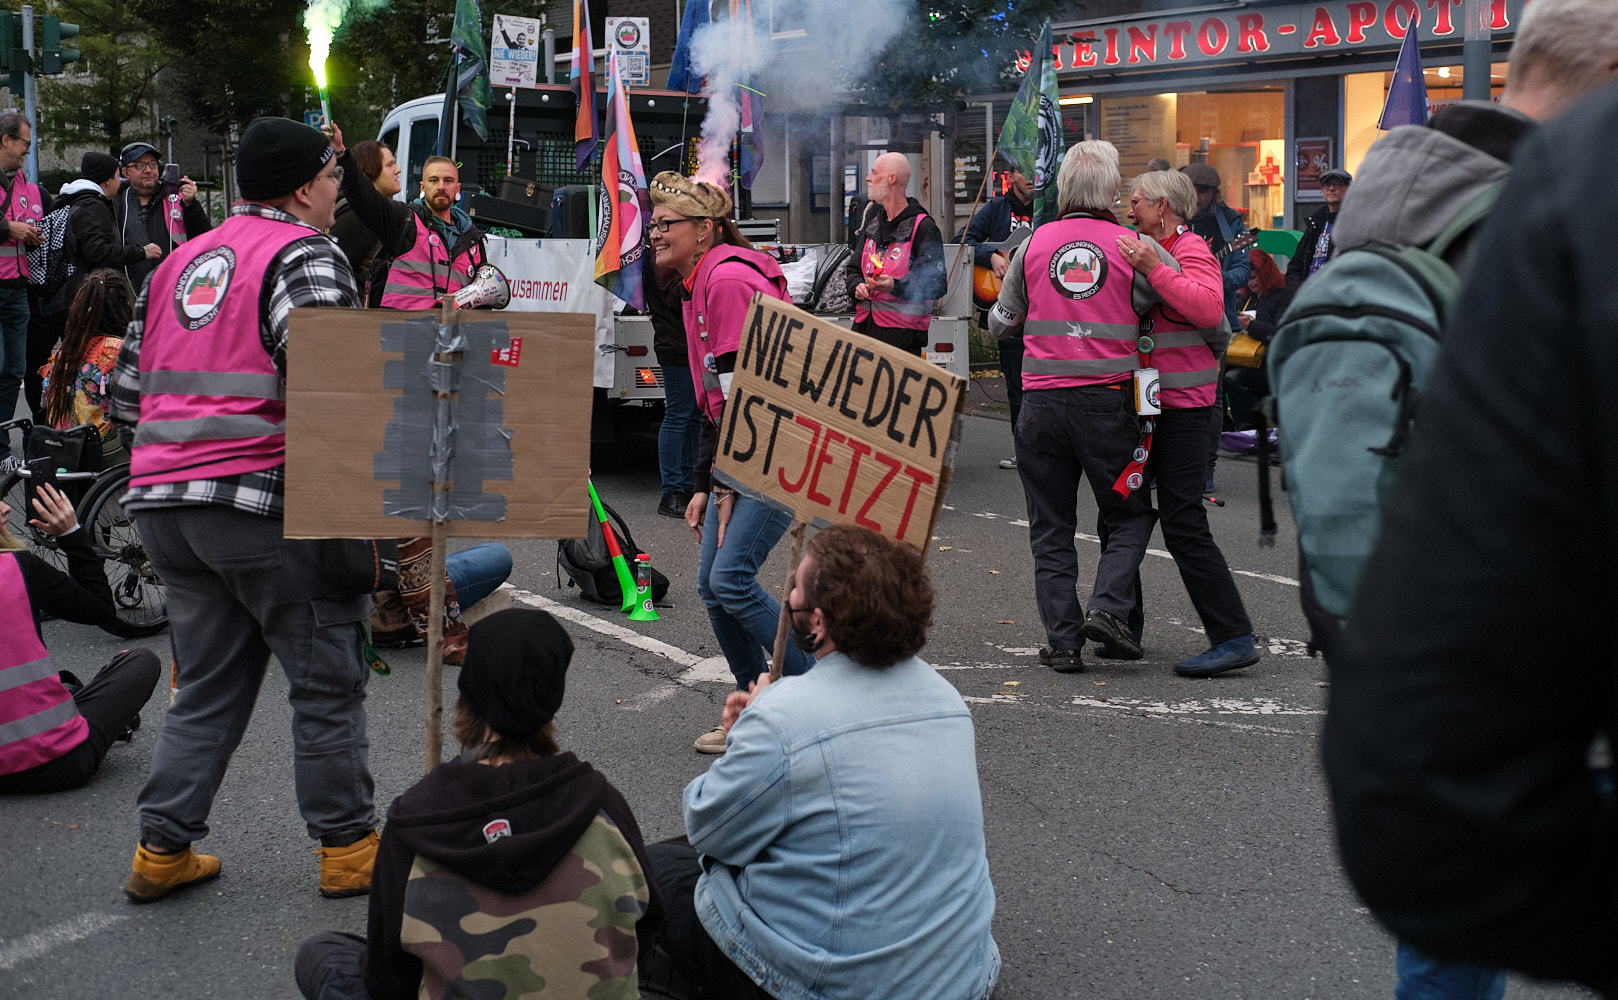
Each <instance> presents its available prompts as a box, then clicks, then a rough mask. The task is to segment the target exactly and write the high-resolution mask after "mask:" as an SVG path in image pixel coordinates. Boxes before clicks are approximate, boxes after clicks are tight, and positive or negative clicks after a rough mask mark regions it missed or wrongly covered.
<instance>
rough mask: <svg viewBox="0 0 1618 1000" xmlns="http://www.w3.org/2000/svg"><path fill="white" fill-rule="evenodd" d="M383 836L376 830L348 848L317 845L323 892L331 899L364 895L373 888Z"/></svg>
mask: <svg viewBox="0 0 1618 1000" xmlns="http://www.w3.org/2000/svg"><path fill="white" fill-rule="evenodd" d="M381 842H382V837H381V835H380V834H379V833H377V832H376V831H375V830H372V831H371V832H370V833H368V834H366V835H365V836H364V837H362V838H360V839H359V840H356V841H354V843H352V844H349V845H348V846H347V847H318V848H316V849H315V853H316V854H318V855H320V894H321V895H322V896H325V897H326V898H328V899H339V898H341V897H343V896H363V895H365V894H366V893H368V892H370V891H371V868H372V866H373V865H375V864H376V848H377V845H378V844H380V843H381Z"/></svg>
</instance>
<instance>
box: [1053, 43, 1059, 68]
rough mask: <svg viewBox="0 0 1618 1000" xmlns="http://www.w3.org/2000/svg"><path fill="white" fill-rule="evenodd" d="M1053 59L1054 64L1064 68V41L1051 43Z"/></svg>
mask: <svg viewBox="0 0 1618 1000" xmlns="http://www.w3.org/2000/svg"><path fill="white" fill-rule="evenodd" d="M1051 59H1052V65H1054V66H1055V67H1056V68H1057V69H1061V68H1062V43H1061V42H1052V43H1051Z"/></svg>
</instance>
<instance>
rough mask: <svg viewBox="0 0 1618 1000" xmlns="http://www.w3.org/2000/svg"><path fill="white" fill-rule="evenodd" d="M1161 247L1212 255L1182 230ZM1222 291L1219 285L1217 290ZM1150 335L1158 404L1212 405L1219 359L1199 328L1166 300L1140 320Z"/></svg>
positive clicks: (1167, 407)
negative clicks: (1156, 378) (1158, 378)
mask: <svg viewBox="0 0 1618 1000" xmlns="http://www.w3.org/2000/svg"><path fill="white" fill-rule="evenodd" d="M1163 249H1165V250H1167V251H1168V252H1169V253H1170V254H1175V255H1176V256H1177V257H1178V255H1180V254H1184V255H1186V256H1190V255H1191V254H1201V255H1203V256H1212V252H1211V251H1210V250H1209V249H1208V244H1206V243H1204V242H1203V240H1202V237H1200V236H1198V235H1197V234H1195V233H1193V232H1191V231H1190V230H1186V231H1185V232H1183V233H1181V234H1179V235H1178V236H1176V237H1175V238H1174V240H1173V241H1172V242H1170V243H1169V244H1167V245H1165V246H1164V247H1163ZM1220 291H1221V294H1223V289H1221V290H1220ZM1141 329H1142V330H1143V331H1145V332H1146V333H1147V335H1148V336H1150V337H1151V338H1152V367H1153V368H1156V369H1157V370H1158V372H1159V373H1160V376H1161V381H1160V382H1159V390H1158V404H1159V405H1160V406H1162V407H1163V409H1165V410H1189V409H1192V408H1194V407H1198V406H1212V405H1214V398H1215V396H1216V393H1215V391H1214V390H1215V383H1216V382H1218V381H1219V359H1218V358H1217V357H1216V356H1215V355H1214V352H1213V348H1211V347H1209V346H1208V342H1207V341H1206V340H1205V339H1203V335H1202V328H1200V327H1195V326H1192V325H1191V323H1190V321H1188V320H1187V319H1186V318H1185V317H1184V316H1182V315H1180V313H1178V312H1176V311H1175V310H1174V309H1173V307H1171V306H1169V305H1168V304H1167V303H1163V302H1159V303H1158V304H1157V305H1155V306H1153V307H1152V308H1151V311H1150V312H1148V313H1147V314H1146V317H1145V319H1143V320H1142V321H1141Z"/></svg>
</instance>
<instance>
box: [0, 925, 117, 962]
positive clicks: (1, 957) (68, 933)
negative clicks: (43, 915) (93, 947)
mask: <svg viewBox="0 0 1618 1000" xmlns="http://www.w3.org/2000/svg"><path fill="white" fill-rule="evenodd" d="M126 919H128V918H127V917H125V916H121V915H117V914H112V913H82V914H80V915H79V916H76V917H74V918H73V919H72V920H64V921H62V922H61V923H59V924H56V925H55V926H53V927H47V928H45V929H44V930H42V931H35V932H34V933H32V934H30V935H28V936H27V937H24V938H19V939H17V940H16V941H13V942H11V943H10V944H5V945H0V969H14V968H16V967H17V965H18V963H21V962H26V961H28V960H29V959H31V958H39V957H40V956H41V955H48V954H50V953H51V952H53V951H55V950H56V949H57V948H60V947H61V946H62V945H65V944H72V943H73V942H75V941H83V940H84V939H85V938H87V937H89V936H90V935H92V934H96V933H98V932H100V931H103V930H106V929H107V928H108V927H111V926H112V925H113V924H116V923H118V922H119V921H120V920H126Z"/></svg>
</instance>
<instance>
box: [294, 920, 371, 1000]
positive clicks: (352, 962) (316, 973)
mask: <svg viewBox="0 0 1618 1000" xmlns="http://www.w3.org/2000/svg"><path fill="white" fill-rule="evenodd" d="M292 977H293V979H295V980H296V981H297V983H298V992H299V993H301V994H303V997H304V1000H369V998H370V993H369V992H368V991H367V990H366V989H365V938H363V937H361V936H360V935H358V934H348V933H346V932H343V931H322V932H321V933H319V934H315V935H313V936H312V937H308V938H305V939H304V942H303V944H301V945H299V946H298V954H297V957H296V958H294V959H293V960H292Z"/></svg>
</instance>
